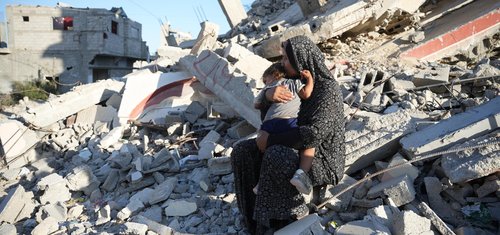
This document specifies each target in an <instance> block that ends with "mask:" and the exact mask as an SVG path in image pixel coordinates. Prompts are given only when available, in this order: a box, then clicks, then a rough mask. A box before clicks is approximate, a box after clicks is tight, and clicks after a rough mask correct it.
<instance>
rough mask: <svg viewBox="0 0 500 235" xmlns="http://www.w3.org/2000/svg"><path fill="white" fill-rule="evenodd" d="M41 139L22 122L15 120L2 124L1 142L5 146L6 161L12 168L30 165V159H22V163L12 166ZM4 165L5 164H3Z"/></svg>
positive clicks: (0, 127) (0, 125)
mask: <svg viewBox="0 0 500 235" xmlns="http://www.w3.org/2000/svg"><path fill="white" fill-rule="evenodd" d="M40 140H41V138H40V137H38V135H37V134H36V132H34V131H32V130H30V129H28V128H27V127H25V126H24V125H23V124H22V123H21V122H19V121H15V120H7V121H2V122H0V141H1V142H2V145H3V150H4V153H5V161H6V163H7V165H9V166H10V168H17V167H22V166H24V165H26V164H27V163H28V161H25V160H28V159H20V160H21V161H20V162H17V164H15V165H16V166H13V165H11V163H13V162H14V161H15V160H16V158H18V157H20V156H22V155H23V154H24V153H26V152H27V151H28V150H29V149H30V148H32V147H34V146H35V145H36V144H37V143H38V142H39V141H40ZM2 164H3V163H2Z"/></svg>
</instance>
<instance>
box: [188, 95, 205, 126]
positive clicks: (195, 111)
mask: <svg viewBox="0 0 500 235" xmlns="http://www.w3.org/2000/svg"><path fill="white" fill-rule="evenodd" d="M206 113H207V109H206V108H205V106H203V105H202V104H201V103H200V102H198V101H194V102H192V103H191V104H190V105H189V106H188V107H187V109H186V110H185V111H184V113H183V114H182V115H183V116H184V118H185V119H186V120H187V121H188V122H189V123H191V124H193V123H195V122H196V120H198V118H201V117H203V116H204V115H205V114H206Z"/></svg>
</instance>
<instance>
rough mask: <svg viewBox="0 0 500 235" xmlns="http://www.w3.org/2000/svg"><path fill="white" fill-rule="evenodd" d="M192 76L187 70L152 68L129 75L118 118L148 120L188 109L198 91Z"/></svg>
mask: <svg viewBox="0 0 500 235" xmlns="http://www.w3.org/2000/svg"><path fill="white" fill-rule="evenodd" d="M192 76H193V75H191V74H190V73H187V72H171V73H161V72H157V73H151V72H150V71H149V70H143V71H139V72H136V73H133V74H129V75H128V76H127V84H126V85H125V91H124V92H123V98H122V103H121V105H120V110H118V117H119V118H120V119H121V120H137V119H139V120H140V121H141V122H148V121H150V120H153V119H156V118H163V117H165V116H166V115H167V114H168V112H169V111H172V110H178V109H179V108H186V107H187V105H189V104H190V103H191V97H192V95H193V94H194V89H193V88H192V84H193V82H195V81H194V80H193V79H192Z"/></svg>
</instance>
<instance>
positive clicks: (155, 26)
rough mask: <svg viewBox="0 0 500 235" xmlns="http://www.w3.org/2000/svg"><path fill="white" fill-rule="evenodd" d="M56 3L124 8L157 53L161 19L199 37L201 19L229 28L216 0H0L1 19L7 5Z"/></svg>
mask: <svg viewBox="0 0 500 235" xmlns="http://www.w3.org/2000/svg"><path fill="white" fill-rule="evenodd" d="M253 1H254V0H241V3H242V4H243V6H244V7H245V10H246V11H248V10H249V9H250V6H251V4H252V2H253ZM57 2H62V3H66V4H69V5H71V6H73V7H78V8H86V7H89V8H105V9H108V10H109V9H111V7H122V8H123V9H124V10H125V13H126V14H127V16H128V18H130V19H131V20H134V21H136V22H139V23H141V24H142V40H143V41H146V44H147V45H148V46H149V52H150V53H151V54H154V52H155V51H156V49H157V48H158V45H159V43H160V23H159V22H160V21H162V22H166V21H167V20H168V22H170V26H171V28H173V29H175V30H177V31H182V32H189V33H191V35H192V36H193V37H194V38H196V37H197V36H198V33H199V31H200V29H201V27H200V22H201V21H204V20H208V21H211V22H214V23H216V24H218V25H219V26H220V31H219V34H224V33H226V32H227V31H229V29H230V28H229V24H228V22H227V20H226V17H225V16H224V12H223V11H222V9H221V8H220V6H219V2H218V1H217V0H181V1H175V0H162V1H158V0H65V1H56V0H41V1H33V0H24V1H23V0H0V17H1V18H0V20H1V21H4V20H5V18H4V17H5V6H6V5H32V6H36V5H41V6H56V4H57ZM196 12H198V14H197V13H196ZM200 13H201V18H200V17H199V16H200ZM200 20H201V21H200Z"/></svg>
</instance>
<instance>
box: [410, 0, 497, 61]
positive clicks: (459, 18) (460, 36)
mask: <svg viewBox="0 0 500 235" xmlns="http://www.w3.org/2000/svg"><path fill="white" fill-rule="evenodd" d="M499 29H500V3H499V2H498V1H487V0H486V1H485V0H482V1H475V2H473V3H471V4H469V5H467V6H465V7H463V8H461V9H458V10H456V11H455V12H452V13H450V14H449V15H447V16H444V17H443V18H441V19H437V20H435V21H433V22H432V25H431V26H430V27H429V28H428V29H426V30H425V36H426V38H427V40H425V41H423V42H422V43H420V44H418V45H417V46H415V47H413V48H411V49H409V50H407V51H405V52H403V53H402V54H401V57H413V58H417V59H422V60H428V61H435V60H438V59H440V58H443V57H446V56H452V55H454V54H457V53H459V52H460V51H463V50H468V49H469V48H470V49H472V48H473V47H471V46H472V45H475V44H476V43H477V42H481V40H483V39H484V38H486V37H488V36H490V35H493V34H495V33H498V31H499Z"/></svg>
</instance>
